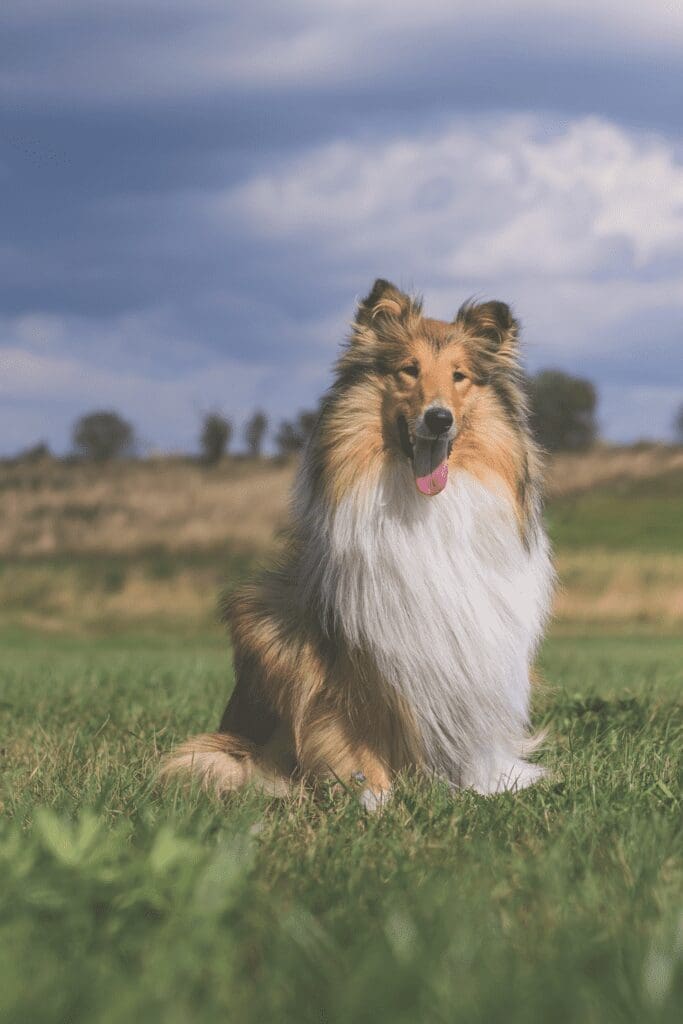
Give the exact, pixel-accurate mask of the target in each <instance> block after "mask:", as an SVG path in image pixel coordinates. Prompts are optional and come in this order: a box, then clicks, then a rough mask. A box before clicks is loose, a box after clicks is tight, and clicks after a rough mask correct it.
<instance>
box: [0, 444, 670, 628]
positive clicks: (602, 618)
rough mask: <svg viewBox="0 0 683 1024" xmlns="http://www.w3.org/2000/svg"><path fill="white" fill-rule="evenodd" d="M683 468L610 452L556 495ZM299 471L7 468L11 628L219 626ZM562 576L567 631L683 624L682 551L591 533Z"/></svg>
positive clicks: (1, 476)
mask: <svg viewBox="0 0 683 1024" xmlns="http://www.w3.org/2000/svg"><path fill="white" fill-rule="evenodd" d="M681 469H683V449H681V448H672V447H668V448H667V447H665V446H654V445H651V446H637V447H635V448H630V449H623V448H607V447H602V448H599V449H596V450H595V451H593V452H591V453H589V454H587V455H580V456H579V455H563V456H558V457H556V458H555V459H553V460H550V462H549V466H548V484H549V487H548V490H549V495H550V497H551V499H552V498H553V497H555V498H557V499H559V500H560V501H562V500H564V498H566V497H568V496H571V495H575V494H581V493H583V492H586V491H590V490H592V489H593V488H596V487H600V486H603V487H604V486H605V485H609V484H610V483H612V482H615V483H616V482H623V481H624V480H648V479H651V480H653V481H654V480H655V479H656V478H661V477H666V476H667V475H668V474H672V473H676V472H677V471H680V470H681ZM294 471H295V465H294V463H288V464H281V463H276V462H272V461H263V462H249V461H248V460H239V459H235V460H225V461H224V462H223V463H222V464H221V465H219V466H218V467H216V468H211V469H209V468H206V467H203V466H201V465H199V464H197V463H193V462H191V461H190V460H186V459H178V458H167V459H157V460H151V461H148V462H121V463H114V464H110V465H107V466H105V467H102V466H97V465H87V464H78V463H59V462H53V461H51V460H48V461H47V462H45V463H42V464H37V465H36V464H32V465H7V464H5V465H4V466H2V467H0V558H2V560H3V563H4V565H3V566H2V570H3V571H2V573H0V621H4V622H5V623H8V622H11V623H19V624H22V625H34V626H41V627H44V628H48V627H49V628H55V629H62V628H68V629H76V628H90V627H97V626H100V625H105V624H106V625H109V626H111V625H115V624H122V625H125V624H126V623H130V624H132V623H138V624H145V623H149V624H153V623H159V622H164V623H174V624H175V625H177V626H178V627H180V626H182V625H183V624H184V625H186V626H187V627H191V628H195V627H198V626H202V627H206V626H209V625H211V624H212V623H215V621H216V607H217V602H218V596H219V593H220V591H221V588H222V587H223V586H224V585H226V584H227V585H228V586H230V585H231V584H232V583H233V582H234V580H235V579H236V578H238V577H239V575H240V574H241V573H243V572H244V571H245V569H247V568H248V565H249V562H250V560H251V559H252V558H254V557H257V556H260V555H264V554H267V553H268V551H269V550H270V549H272V547H273V546H274V544H275V543H276V532H277V530H278V528H279V527H280V526H281V525H282V524H283V523H284V521H285V518H286V514H287V505H288V494H289V489H290V487H291V483H292V479H293V475H294ZM661 500H664V501H666V500H667V499H666V498H665V497H664V498H662V499H661ZM571 514H572V515H573V512H572V513H571ZM589 533H590V531H589V530H587V534H589ZM155 559H156V561H155ZM240 559H241V561H240ZM558 567H559V572H560V578H561V581H562V588H561V590H560V592H559V594H558V598H557V602H556V615H557V618H558V620H559V621H561V622H574V623H581V624H586V625H588V624H592V623H604V624H610V625H616V624H619V623H626V622H642V623H647V624H652V625H659V626H664V627H667V628H668V627H671V626H676V625H680V624H681V623H683V554H681V553H661V552H657V551H652V552H649V553H648V552H645V551H641V550H635V549H633V548H631V549H629V550H624V551H621V550H609V551H608V550H602V549H600V548H595V546H594V545H591V537H590V536H589V535H587V536H586V547H585V549H584V548H582V546H581V545H579V546H578V548H577V547H576V546H575V547H574V548H572V549H571V550H570V549H566V550H563V549H562V548H561V549H560V550H559V552H558Z"/></svg>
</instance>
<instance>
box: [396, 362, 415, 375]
mask: <svg viewBox="0 0 683 1024" xmlns="http://www.w3.org/2000/svg"><path fill="white" fill-rule="evenodd" d="M398 372H399V373H405V375H406V377H419V376H420V367H419V366H418V365H417V363H408V365H407V366H402V367H401V369H400V370H399V371H398Z"/></svg>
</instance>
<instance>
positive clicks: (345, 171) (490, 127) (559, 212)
mask: <svg viewBox="0 0 683 1024" xmlns="http://www.w3.org/2000/svg"><path fill="white" fill-rule="evenodd" d="M225 209H227V211H228V213H229V215H230V216H232V217H240V216H241V217H244V218H246V220H247V222H248V223H249V224H250V225H251V226H252V227H253V228H254V229H256V230H257V231H259V232H261V233H262V234H263V235H266V236H270V237H282V238H284V237H292V236H301V235H304V234H310V235H313V236H316V237H317V238H323V239H324V238H325V237H329V236H330V233H331V232H332V233H333V242H334V245H335V246H336V247H340V246H341V248H342V250H344V251H345V252H347V253H350V252H355V251H358V250H359V249H367V248H368V247H370V248H374V249H377V250H379V251H380V252H381V251H382V250H384V251H385V252H394V251H395V249H396V246H397V245H398V246H399V247H400V249H401V251H402V252H403V253H404V256H405V257H409V254H414V255H413V256H412V258H411V259H406V260H405V262H406V263H409V262H410V263H413V262H414V260H415V259H416V258H417V260H419V261H420V263H421V264H424V265H425V266H429V268H430V269H431V270H432V271H433V270H437V271H440V272H444V271H446V272H455V273H457V274H466V275H470V276H477V275H481V276H484V277H485V276H490V275H492V274H508V275H513V276H514V275H519V274H524V273H528V272H532V273H534V274H541V275H543V276H548V275H550V276H552V275H557V274H562V275H564V274H568V273H570V274H571V273H589V272H595V271H599V270H601V269H605V268H608V267H610V266H612V265H613V264H614V258H615V253H616V254H617V256H618V255H619V252H620V249H621V251H622V252H623V255H624V257H625V258H627V259H628V260H629V261H630V263H631V264H632V265H634V266H638V267H642V266H644V265H646V264H647V263H649V262H651V261H652V260H654V259H656V258H659V257H666V256H669V255H672V254H677V253H679V252H680V249H681V244H682V243H683V165H682V164H681V163H680V162H678V161H677V159H676V157H675V154H674V149H673V146H672V144H671V143H670V142H668V141H666V140H664V139H661V138H657V137H648V136H638V135H636V134H634V133H632V132H629V131H627V130H625V129H623V128H620V127H618V126H617V125H615V124H612V123H609V122H606V121H604V120H600V119H598V118H584V119H581V120H577V121H574V122H572V123H570V124H569V125H568V126H567V127H566V129H565V130H564V131H562V132H558V133H555V134H549V133H548V132H547V127H546V124H545V123H544V121H543V120H542V119H541V118H535V117H524V118H522V117H509V118H504V119H498V120H495V121H492V120H488V121H478V122H475V121H470V122H464V123H463V122H460V123H458V122H456V123H455V124H453V125H452V126H451V127H449V128H446V129H445V130H443V131H441V132H439V133H434V134H425V135H422V136H411V137H406V138H399V139H395V138H394V139H391V140H389V141H385V140H383V141H380V142H373V141H367V140H366V141H360V142H339V143H334V144H332V145H325V146H322V147H320V148H317V149H314V150H312V151H310V152H308V153H305V154H302V155H299V156H297V158H296V160H294V161H292V162H291V163H289V164H288V165H286V166H284V167H283V168H281V169H280V170H279V171H275V172H271V173H268V174H263V175H259V176H258V177H256V178H254V179H253V180H251V181H248V182H247V183H245V184H242V185H240V186H238V187H237V188H235V189H234V190H232V191H231V192H229V193H228V195H227V196H226V197H225Z"/></svg>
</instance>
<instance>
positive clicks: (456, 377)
mask: <svg viewBox="0 0 683 1024" xmlns="http://www.w3.org/2000/svg"><path fill="white" fill-rule="evenodd" d="M453 380H454V381H455V383H456V384H457V383H458V382H459V381H461V380H465V374H464V373H461V372H460V370H453Z"/></svg>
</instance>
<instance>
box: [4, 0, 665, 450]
mask: <svg viewBox="0 0 683 1024" xmlns="http://www.w3.org/2000/svg"><path fill="white" fill-rule="evenodd" d="M682 54H683V5H681V4H680V3H678V2H677V0H648V3H642V0H640V2H637V3H636V2H632V0H621V2H612V0H590V2H589V0H573V2H572V3H564V2H561V0H554V2H548V0H503V2H486V0H483V2H482V0H480V2H479V3H477V4H473V3H471V2H467V3H461V2H459V0H420V2H419V3H414V2H411V3H407V2H405V0H374V2H372V3H369V2H365V3H362V2H360V0H324V2H321V0H286V2H285V3H283V2H282V0H250V3H248V4H247V3H243V4H238V3H237V2H231V0H222V2H219V0H193V2H192V3H188V2H187V0H110V2H109V3H107V4H106V5H104V4H96V3H93V2H92V0H33V2H31V3H27V2H26V0H3V3H2V6H1V7H0V187H1V192H0V209H1V210H2V215H1V216H0V427H1V433H0V452H3V453H8V452H15V451H17V450H18V449H20V448H22V447H24V446H26V445H28V444H31V443H35V442H36V441H38V440H40V439H45V440H48V441H49V442H50V443H51V444H52V445H53V446H54V447H55V448H56V449H57V450H65V449H66V448H68V446H69V437H70V428H71V425H72V423H73V420H74V419H75V417H76V416H77V415H78V414H80V413H81V412H83V411H85V410H89V409H92V408H97V407H100V408H102V407H106V408H115V409H117V410H119V411H121V412H122V413H123V414H125V415H126V416H127V417H128V418H130V419H131V420H132V421H133V422H134V423H135V425H136V427H137V429H138V432H139V435H140V437H141V439H142V441H143V444H144V445H146V446H148V447H151V448H164V449H190V448H193V447H196V437H197V432H198V423H199V420H200V417H201V415H202V413H203V412H204V411H206V410H208V409H214V408H215V409H219V410H222V411H224V412H225V413H226V414H228V415H230V416H231V417H233V418H234V419H235V421H236V422H238V423H239V422H241V421H242V420H243V419H244V418H245V417H246V416H247V415H248V414H249V413H250V412H251V411H252V410H253V409H254V408H255V407H257V406H262V407H263V408H265V409H266V410H267V411H268V412H269V413H270V414H271V416H272V417H273V418H274V419H278V418H279V417H282V416H287V415H290V414H293V413H294V412H295V411H296V410H297V409H299V408H301V407H304V406H310V405H311V404H313V403H314V402H315V400H316V398H317V396H318V395H319V393H320V392H321V391H322V390H323V389H324V387H325V386H326V384H327V382H328V380H329V369H330V365H331V363H332V361H333V360H334V358H335V354H336V351H337V347H338V345H339V342H340V340H341V339H342V338H343V336H344V334H345V332H346V329H347V324H348V321H349V319H350V318H351V315H352V312H353V307H354V303H355V301H356V300H357V298H358V297H359V296H361V295H363V294H364V293H365V292H366V291H367V290H368V288H369V286H370V284H371V283H372V280H373V279H374V278H375V277H378V276H382V277H389V278H391V279H393V280H395V281H396V282H397V283H399V284H401V285H402V286H404V287H406V288H408V289H414V290H416V291H419V292H421V293H422V294H423V295H424V296H425V300H426V306H427V309H428V310H429V311H430V312H431V313H433V314H434V315H437V316H442V317H445V318H446V317H447V318H450V317H451V316H453V314H454V313H455V311H456V309H457V307H458V306H459V305H460V303H461V302H462V300H463V299H464V298H466V297H468V296H471V295H476V296H480V297H482V298H483V297H493V298H500V299H505V300H507V301H509V302H510V303H511V304H512V305H513V306H514V307H515V309H516V311H517V313H518V315H519V317H520V319H521V320H522V323H523V325H524V336H525V341H526V358H527V362H528V364H529V366H530V368H531V369H538V368H539V367H546V366H553V367H561V368H563V369H566V370H568V371H570V372H573V373H577V374H580V375H585V376H588V377H590V378H592V379H593V380H594V381H595V382H596V383H597V385H598V387H599V391H600V396H601V402H600V415H601V424H602V429H603V433H604V435H605V436H606V437H608V438H610V439H615V440H634V439H638V438H641V437H667V436H670V433H671V421H672V419H673V414H674V410H675V409H676V407H677V406H678V405H679V404H680V403H681V402H682V401H683V360H682V359H681V354H680V353H681V348H682V346H683V316H682V312H683V145H682V137H681V113H680V112H681V109H682V107H683V57H682Z"/></svg>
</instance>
